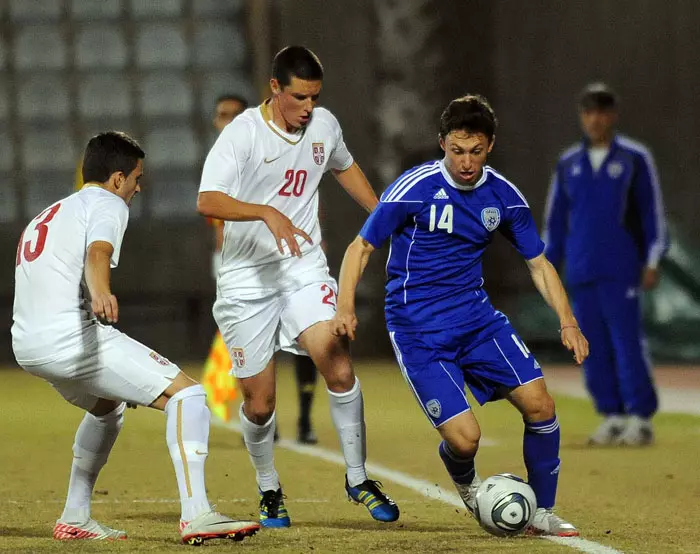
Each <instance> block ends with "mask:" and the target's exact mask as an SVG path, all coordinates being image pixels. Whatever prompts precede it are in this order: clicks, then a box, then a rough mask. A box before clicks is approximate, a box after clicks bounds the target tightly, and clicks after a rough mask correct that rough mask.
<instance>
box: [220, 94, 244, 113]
mask: <svg viewBox="0 0 700 554" xmlns="http://www.w3.org/2000/svg"><path fill="white" fill-rule="evenodd" d="M228 100H232V101H233V102H238V103H239V104H240V105H241V106H243V109H244V110H245V109H246V108H247V107H248V100H246V99H245V98H243V97H242V96H241V95H239V94H232V93H227V94H222V95H221V96H219V97H218V98H217V99H216V104H215V105H216V106H218V105H219V104H220V103H221V102H226V101H228Z"/></svg>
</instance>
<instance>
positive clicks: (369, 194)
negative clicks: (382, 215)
mask: <svg viewBox="0 0 700 554" xmlns="http://www.w3.org/2000/svg"><path fill="white" fill-rule="evenodd" d="M333 175H334V176H335V178H336V179H337V180H338V182H339V183H340V186H341V187H343V188H344V189H345V191H346V192H347V193H348V194H349V195H350V196H352V199H353V200H354V201H355V202H357V203H358V204H359V205H360V206H362V207H363V208H364V209H365V210H367V211H368V212H371V211H372V210H374V208H376V207H377V204H378V203H379V200H378V199H377V195H376V194H375V192H374V189H373V188H372V186H371V185H370V184H369V181H368V180H367V177H365V174H364V173H363V172H362V169H360V166H359V165H357V163H355V162H353V164H352V165H351V166H350V167H348V168H347V169H346V170H344V171H337V170H333Z"/></svg>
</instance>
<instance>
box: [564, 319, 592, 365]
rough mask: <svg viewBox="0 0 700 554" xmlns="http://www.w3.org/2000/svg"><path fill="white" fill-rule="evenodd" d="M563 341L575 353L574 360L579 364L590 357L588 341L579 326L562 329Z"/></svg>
mask: <svg viewBox="0 0 700 554" xmlns="http://www.w3.org/2000/svg"><path fill="white" fill-rule="evenodd" d="M561 343H562V344H563V345H564V346H566V348H567V350H569V351H570V352H573V353H574V360H575V361H576V363H577V364H578V365H581V364H582V363H583V361H584V360H585V359H586V358H588V353H589V352H590V350H589V348H588V341H587V340H586V337H584V336H583V333H581V329H579V328H578V327H564V328H562V330H561Z"/></svg>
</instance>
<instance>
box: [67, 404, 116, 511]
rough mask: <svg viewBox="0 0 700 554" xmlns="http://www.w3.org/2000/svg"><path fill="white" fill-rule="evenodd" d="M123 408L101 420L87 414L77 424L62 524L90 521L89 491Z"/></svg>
mask: <svg viewBox="0 0 700 554" xmlns="http://www.w3.org/2000/svg"><path fill="white" fill-rule="evenodd" d="M125 408H126V404H124V403H122V404H120V405H119V406H117V407H116V408H115V409H114V410H112V411H111V412H109V413H108V414H106V415H104V416H101V417H96V416H94V415H92V414H91V413H86V414H85V417H83V421H81V422H80V425H79V426H78V431H77V432H76V433H75V442H74V443H73V465H72V467H71V471H70V482H69V484H68V497H67V498H66V506H65V508H64V509H63V514H62V515H61V521H63V522H65V523H85V522H86V521H87V520H88V519H90V499H91V498H92V491H93V489H94V488H95V483H96V482H97V476H98V475H99V473H100V470H101V469H102V467H103V466H104V465H105V464H106V463H107V458H108V457H109V453H110V452H111V451H112V447H113V446H114V442H115V441H116V440H117V436H118V435H119V431H120V429H121V428H122V425H123V423H124V409H125Z"/></svg>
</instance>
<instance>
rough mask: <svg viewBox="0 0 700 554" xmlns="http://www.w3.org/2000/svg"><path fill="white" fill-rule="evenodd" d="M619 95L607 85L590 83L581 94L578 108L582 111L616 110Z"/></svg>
mask: <svg viewBox="0 0 700 554" xmlns="http://www.w3.org/2000/svg"><path fill="white" fill-rule="evenodd" d="M617 103H618V98H617V94H616V93H615V91H614V90H613V89H611V88H610V87H609V86H608V85H606V84H605V83H601V82H598V83H589V84H588V85H586V86H585V87H584V88H583V90H582V91H581V92H580V94H579V97H578V106H579V108H581V109H582V110H615V109H617Z"/></svg>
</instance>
